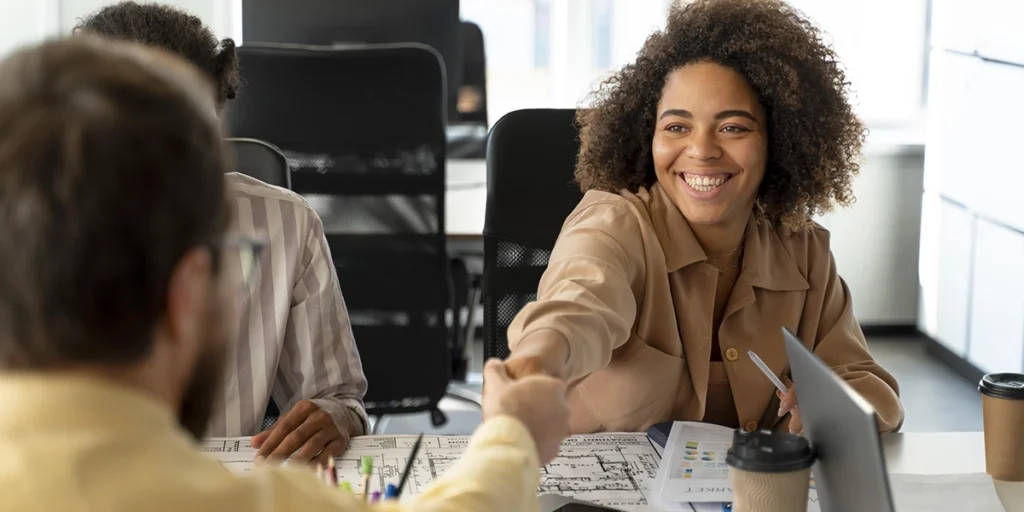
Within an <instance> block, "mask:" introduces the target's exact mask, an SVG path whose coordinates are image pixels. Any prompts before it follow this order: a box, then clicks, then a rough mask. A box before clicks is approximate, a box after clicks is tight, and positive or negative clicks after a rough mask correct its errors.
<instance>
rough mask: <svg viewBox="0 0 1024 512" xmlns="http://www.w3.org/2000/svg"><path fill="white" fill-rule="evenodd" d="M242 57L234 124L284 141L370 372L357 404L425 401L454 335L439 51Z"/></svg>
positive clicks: (289, 51) (443, 383)
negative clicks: (318, 225)
mask: <svg viewBox="0 0 1024 512" xmlns="http://www.w3.org/2000/svg"><path fill="white" fill-rule="evenodd" d="M240 61H241V66H242V70H243V76H244V78H245V79H246V81H247V84H246V88H245V89H243V91H242V93H241V94H240V96H239V99H238V100H236V103H235V104H234V105H233V106H232V112H231V113H229V116H230V117H231V119H232V125H231V129H232V131H233V132H234V133H238V134H245V135H251V136H257V135H261V136H263V137H265V138H267V139H269V140H270V141H272V142H275V143H277V144H279V145H280V146H281V147H282V149H283V150H284V152H285V154H286V155H287V157H288V160H289V163H290V165H291V167H292V169H293V173H292V188H293V189H294V190H295V191H296V192H298V193H300V194H302V195H303V197H304V198H305V199H306V201H307V202H308V203H309V205H310V206H311V207H312V208H313V209H314V210H315V211H316V213H317V214H318V215H319V216H320V219H321V221H322V222H323V225H324V232H325V234H326V237H327V241H328V244H329V246H330V249H331V254H332V257H333V259H334V264H335V267H336V269H337V272H338V279H339V281H340V283H341V289H342V290H343V292H344V296H345V301H346V306H347V309H348V312H349V316H350V318H351V321H352V330H353V333H354V335H355V339H356V343H357V345H358V347H359V352H360V356H361V359H362V363H363V369H364V371H365V373H366V377H367V380H368V381H369V383H370V386H369V389H368V391H367V395H366V398H365V401H366V406H367V410H368V411H369V412H370V414H389V413H398V412H413V411H419V410H426V409H433V408H435V407H436V405H437V402H438V401H439V400H440V399H441V397H443V396H444V393H445V390H446V389H447V385H448V380H449V375H450V368H451V363H450V358H449V343H450V335H451V334H450V333H451V332H452V330H450V329H449V327H448V325H447V322H446V318H447V315H446V313H447V311H448V309H449V307H450V298H451V296H452V292H451V281H450V274H449V272H450V267H449V261H448V257H447V253H446V248H445V242H446V238H445V232H444V192H445V166H444V164H445V156H446V155H445V132H444V130H445V114H444V109H445V101H444V90H445V89H444V78H443V69H442V67H441V65H440V61H439V60H438V58H437V56H436V53H434V52H432V51H429V50H425V49H423V48H421V47H415V46H412V47H401V46H386V47H365V48H359V49H345V50H327V49H313V48H266V47H250V46H244V47H242V48H240ZM266 105H273V106H272V107H269V108H268V107H266ZM268 111H269V112H268Z"/></svg>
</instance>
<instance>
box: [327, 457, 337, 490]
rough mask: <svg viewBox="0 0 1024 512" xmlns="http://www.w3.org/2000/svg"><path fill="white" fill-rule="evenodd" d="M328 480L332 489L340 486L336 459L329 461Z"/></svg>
mask: <svg viewBox="0 0 1024 512" xmlns="http://www.w3.org/2000/svg"><path fill="white" fill-rule="evenodd" d="M327 480H328V481H329V482H330V484H331V486H332V487H334V486H337V485H338V471H337V469H335V467H334V457H331V458H329V459H327Z"/></svg>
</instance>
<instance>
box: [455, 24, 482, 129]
mask: <svg viewBox="0 0 1024 512" xmlns="http://www.w3.org/2000/svg"><path fill="white" fill-rule="evenodd" d="M461 28H462V86H463V87H473V88H475V89H476V91H477V93H478V94H479V95H480V96H479V97H480V108H479V109H478V110H476V111H473V112H458V113H457V115H458V119H457V121H460V122H464V123H480V124H482V125H484V126H487V54H486V52H485V51H484V33H483V31H481V30H480V26H479V25H477V24H476V23H473V22H471V21H463V22H462V23H461Z"/></svg>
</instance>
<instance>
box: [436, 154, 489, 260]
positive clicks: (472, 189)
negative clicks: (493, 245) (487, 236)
mask: <svg viewBox="0 0 1024 512" xmlns="http://www.w3.org/2000/svg"><path fill="white" fill-rule="evenodd" d="M445 189H446V190H445V196H444V230H445V233H446V234H447V235H448V237H449V238H455V239H463V240H466V241H472V240H479V239H480V237H481V236H483V232H484V214H485V213H486V211H487V161H486V160H456V159H452V160H448V162H447V163H446V167H445Z"/></svg>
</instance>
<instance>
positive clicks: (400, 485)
mask: <svg viewBox="0 0 1024 512" xmlns="http://www.w3.org/2000/svg"><path fill="white" fill-rule="evenodd" d="M422 442H423V434H420V436H419V437H417V438H416V444H414V445H412V452H411V453H410V454H409V460H408V461H406V463H405V471H402V478H401V479H400V480H399V481H398V489H397V490H396V491H395V498H398V497H400V496H402V489H403V488H404V487H405V481H406V480H408V479H409V473H412V467H413V465H414V464H415V462H416V455H418V454H419V452H420V443H422Z"/></svg>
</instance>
